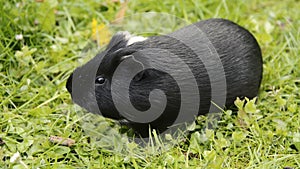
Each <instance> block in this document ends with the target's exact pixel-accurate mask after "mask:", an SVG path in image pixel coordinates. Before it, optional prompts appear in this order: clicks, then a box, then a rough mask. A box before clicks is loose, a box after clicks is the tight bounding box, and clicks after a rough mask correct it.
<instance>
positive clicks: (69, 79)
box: [66, 73, 73, 94]
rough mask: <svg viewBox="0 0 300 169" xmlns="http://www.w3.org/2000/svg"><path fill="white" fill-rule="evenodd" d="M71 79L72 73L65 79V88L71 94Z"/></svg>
mask: <svg viewBox="0 0 300 169" xmlns="http://www.w3.org/2000/svg"><path fill="white" fill-rule="evenodd" d="M72 79H73V73H72V74H71V75H70V77H69V78H68V80H67V84H66V88H67V90H68V92H69V93H71V94H72Z"/></svg>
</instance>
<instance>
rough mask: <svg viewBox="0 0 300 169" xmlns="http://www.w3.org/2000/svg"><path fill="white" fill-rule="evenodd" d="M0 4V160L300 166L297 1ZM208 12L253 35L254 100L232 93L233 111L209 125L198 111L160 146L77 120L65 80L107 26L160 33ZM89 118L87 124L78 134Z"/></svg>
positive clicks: (18, 164)
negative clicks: (172, 140)
mask: <svg viewBox="0 0 300 169" xmlns="http://www.w3.org/2000/svg"><path fill="white" fill-rule="evenodd" d="M0 6H1V8H0V28H1V29H0V40H1V43H0V93H1V95H0V100H1V103H0V129H1V133H0V168H14V169H21V168H159V169H160V168H243V169H244V168H281V169H282V168H287V169H289V168H300V107H299V106H300V57H299V56H300V50H299V48H300V47H299V46H300V10H299V9H300V1H299V0H286V1H279V0H276V1H267V0H253V1H252V0H231V1H229V0H227V1H226V0H222V1H221V0H220V1H217V0H212V1H197V0H188V1H184V0H179V1H173V0H164V1H154V0H153V1H152V0H151V1H137V0H131V1H129V2H128V3H120V2H119V1H117V0H102V1H101V0H92V1H89V0H78V1H77V0H76V1H75V0H70V1H67V0H28V1H25V0H11V1H5V0H0ZM145 12H155V14H156V15H155V18H154V19H153V18H151V17H149V18H148V16H149V15H148V14H147V13H145ZM124 16H125V18H126V19H122V17H124ZM214 17H221V18H226V19H230V20H232V21H234V22H236V23H238V24H240V25H242V26H243V27H245V28H247V29H248V30H250V31H251V32H252V33H253V34H254V36H255V37H256V38H257V39H258V42H259V44H260V46H261V49H262V53H263V61H264V65H263V68H264V72H263V81H262V85H261V88H260V94H259V96H258V98H257V100H256V101H255V100H237V101H236V105H237V107H238V109H237V110H226V111H224V113H223V115H222V117H221V119H220V120H219V121H217V122H216V123H217V124H218V127H216V128H214V129H207V128H206V129H205V128H204V127H203V126H204V122H205V120H206V117H204V116H203V117H199V118H198V120H197V125H195V126H193V128H191V130H192V132H191V135H190V136H189V137H187V138H186V139H185V140H181V141H179V143H178V145H176V146H174V147H171V148H170V149H168V150H167V151H161V152H160V153H153V152H155V151H156V148H155V147H150V148H149V147H148V148H141V147H138V146H137V145H135V144H134V143H128V141H126V140H125V141H124V140H123V138H122V139H121V138H118V136H116V133H115V132H116V131H117V130H116V128H118V126H114V127H113V128H112V127H111V126H112V125H114V122H113V121H111V120H103V118H101V117H100V116H99V117H95V118H93V117H92V118H89V119H88V120H92V121H93V120H94V121H93V122H91V123H89V122H86V121H84V117H87V116H88V115H89V114H88V115H87V114H86V113H83V112H84V110H82V109H80V108H78V107H77V106H75V105H74V104H73V103H72V101H71V98H70V95H69V93H68V92H67V90H66V88H65V84H66V80H67V78H68V76H69V75H70V74H71V72H72V71H73V70H74V69H75V68H76V67H77V66H79V65H82V64H83V63H84V62H86V61H87V60H89V59H90V58H91V57H92V56H94V55H95V54H96V52H97V51H99V50H101V49H102V48H103V47H104V46H105V44H107V43H108V41H109V39H110V37H111V35H112V34H113V33H115V32H116V31H117V30H128V31H130V32H131V33H134V34H141V35H145V36H147V35H148V36H150V35H155V34H164V33H168V32H171V31H173V30H176V29H178V28H180V27H182V26H183V25H186V24H188V23H193V22H196V21H199V20H203V19H208V18H214ZM98 35H99V36H98ZM95 119H97V120H99V121H97V120H95ZM102 122H103V124H102ZM93 123H99V125H98V128H97V132H96V133H93V132H87V130H88V129H93V128H92V127H94V126H95V125H93ZM53 136H57V137H53ZM95 136H97V137H96V139H95ZM102 136H103V138H106V140H103V139H102V140H101V138H102ZM60 139H62V140H60ZM99 140H100V141H99ZM120 140H122V141H120ZM120 142H122V144H121V143H120ZM104 143H105V144H107V143H111V144H112V145H111V146H113V147H114V148H115V149H109V148H103V146H102V144H104ZM101 146H102V147H101ZM162 148H164V147H162Z"/></svg>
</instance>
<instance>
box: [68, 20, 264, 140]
mask: <svg viewBox="0 0 300 169" xmlns="http://www.w3.org/2000/svg"><path fill="white" fill-rule="evenodd" d="M194 25H195V26H197V27H198V28H200V29H201V30H202V31H203V32H204V33H205V35H206V37H207V38H208V39H209V40H210V41H211V43H212V44H213V46H214V48H215V49H216V51H217V53H218V54H219V56H220V59H221V62H222V64H223V67H224V71H225V76H226V83H227V84H226V85H227V96H226V103H225V106H231V105H233V102H234V100H235V99H236V98H237V97H248V98H253V97H255V96H257V94H258V90H259V86H260V83H261V78H262V56H261V50H260V47H259V45H258V43H257V41H256V40H255V38H254V37H253V36H252V35H251V33H250V32H249V31H247V30H246V29H244V28H242V27H241V26H239V25H237V24H235V23H233V22H231V21H228V20H225V19H209V20H205V21H200V22H198V23H195V24H194ZM183 29H184V28H183ZM186 33H187V34H188V33H189V32H186ZM173 34H176V32H174V33H173ZM191 41H193V39H191ZM126 44H127V38H126V36H125V35H124V34H122V33H118V34H116V35H115V36H113V38H112V40H111V42H110V44H109V45H108V47H107V49H106V50H105V51H104V52H103V53H102V54H99V55H97V56H96V57H103V60H102V62H101V64H100V66H99V68H98V71H97V75H96V76H101V77H104V78H105V79H106V81H105V83H104V84H101V85H98V84H95V93H96V98H97V103H98V106H99V109H100V111H101V113H102V115H103V116H105V117H108V118H112V119H116V120H119V121H120V122H123V123H124V124H126V125H128V126H130V127H132V128H133V129H134V130H135V131H136V132H137V133H139V134H140V135H141V136H143V137H147V135H148V127H149V125H150V126H151V127H152V128H155V129H157V130H159V131H160V132H163V131H165V130H166V129H167V128H168V127H169V126H170V125H172V124H173V123H174V121H175V119H176V117H177V114H178V112H179V108H180V103H181V101H182V100H181V97H180V89H179V86H178V84H177V83H176V81H175V80H174V78H173V77H172V76H170V75H169V74H167V73H165V72H161V71H158V70H155V69H146V70H144V71H142V72H140V73H139V74H138V75H136V76H135V78H134V79H133V80H132V81H131V84H130V91H129V93H130V101H131V103H132V104H133V106H134V107H135V108H136V109H137V110H139V111H145V110H147V109H149V108H150V103H149V93H150V91H152V90H153V89H161V90H163V91H164V92H165V94H166V96H167V107H166V109H165V111H164V113H163V114H162V115H161V116H160V117H159V118H158V119H156V120H155V121H153V122H151V123H135V122H131V121H129V120H126V119H124V118H123V117H122V116H121V115H120V112H118V111H117V109H116V108H115V106H114V103H113V101H112V96H111V88H110V86H111V84H110V83H111V80H112V75H113V73H114V71H115V69H116V68H117V67H118V65H119V64H120V63H121V62H122V61H123V60H125V59H127V57H126V56H129V55H131V56H134V57H135V58H139V56H140V55H141V53H139V51H141V50H143V49H148V48H160V49H166V50H168V51H169V52H170V53H173V54H174V55H176V56H177V57H179V58H181V59H182V60H183V61H184V62H185V63H186V64H187V65H188V66H189V68H190V70H191V71H192V73H193V75H194V76H195V79H196V81H197V84H198V89H199V91H200V108H199V111H198V115H200V114H206V113H208V111H209V107H210V104H211V97H212V96H211V84H210V81H209V75H208V72H207V69H214V65H213V64H212V65H211V67H205V66H204V64H203V63H202V61H201V60H200V59H199V58H198V57H197V56H196V55H195V53H194V52H193V51H192V49H190V48H189V46H188V45H186V44H184V43H183V42H182V41H180V40H177V39H176V38H172V37H170V36H153V37H149V38H148V39H147V40H145V41H142V42H136V43H133V44H132V45H129V46H127V45H126ZM151 55H153V56H151V57H155V53H152V54H151ZM157 61H158V62H167V63H170V64H171V63H172V58H170V57H168V56H165V57H163V59H158V60H157ZM83 67H84V66H83ZM174 71H176V73H182V72H180V70H174ZM182 78H183V79H184V78H185V75H184V74H182ZM210 78H214V77H210ZM75 82H76V81H75ZM121 85H122V82H120V86H121ZM67 89H68V91H69V92H70V93H72V75H71V76H70V78H69V79H68V82H67ZM120 97H122V96H120ZM85 100H86V99H85ZM86 101H88V99H87V100H86ZM81 106H83V105H81ZM219 106H221V107H223V106H224V105H219ZM83 107H84V106H83Z"/></svg>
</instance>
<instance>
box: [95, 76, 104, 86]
mask: <svg viewBox="0 0 300 169" xmlns="http://www.w3.org/2000/svg"><path fill="white" fill-rule="evenodd" d="M104 82H105V78H104V77H102V76H98V77H96V80H95V83H96V84H99V85H102V84H104Z"/></svg>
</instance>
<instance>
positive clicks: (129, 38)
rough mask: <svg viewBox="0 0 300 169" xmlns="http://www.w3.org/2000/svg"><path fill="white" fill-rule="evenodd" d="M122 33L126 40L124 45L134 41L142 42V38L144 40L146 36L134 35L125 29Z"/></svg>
mask: <svg viewBox="0 0 300 169" xmlns="http://www.w3.org/2000/svg"><path fill="white" fill-rule="evenodd" d="M121 33H122V34H123V35H125V39H126V40H127V44H126V46H129V45H131V44H134V43H136V42H142V41H144V40H146V39H147V38H145V37H143V36H134V35H131V34H130V33H129V32H127V31H124V32H121Z"/></svg>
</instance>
